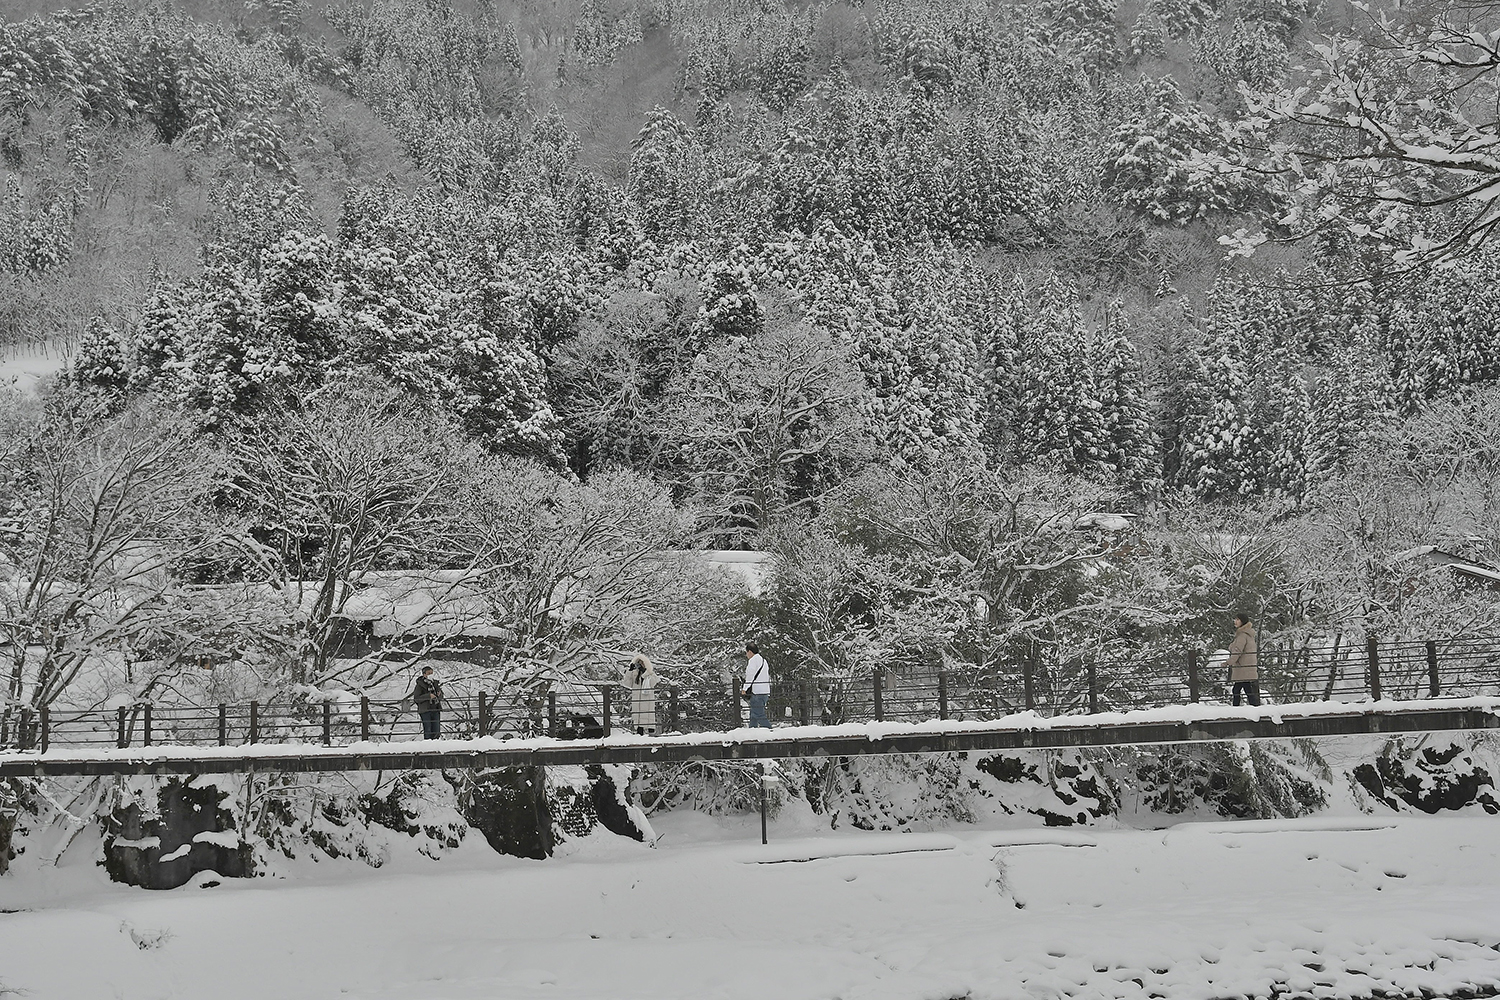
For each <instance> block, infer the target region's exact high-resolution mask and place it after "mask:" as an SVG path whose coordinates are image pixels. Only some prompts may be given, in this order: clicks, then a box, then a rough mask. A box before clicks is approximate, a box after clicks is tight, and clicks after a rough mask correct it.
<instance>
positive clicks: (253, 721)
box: [250, 701, 260, 743]
mask: <svg viewBox="0 0 1500 1000" xmlns="http://www.w3.org/2000/svg"><path fill="white" fill-rule="evenodd" d="M250 742H251V743H259V742H260V702H258V701H252V702H251V703H250Z"/></svg>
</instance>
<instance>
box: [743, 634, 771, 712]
mask: <svg viewBox="0 0 1500 1000" xmlns="http://www.w3.org/2000/svg"><path fill="white" fill-rule="evenodd" d="M740 693H741V694H742V695H743V696H744V698H745V700H746V701H748V702H749V703H750V728H751V729H754V728H756V727H758V726H764V727H765V728H766V729H770V728H771V720H770V719H768V718H766V702H768V701H770V700H771V667H770V664H768V663H766V658H765V657H764V656H761V655H760V647H759V646H757V645H756V644H755V643H753V642H747V643H745V688H744V690H743V691H741V692H740Z"/></svg>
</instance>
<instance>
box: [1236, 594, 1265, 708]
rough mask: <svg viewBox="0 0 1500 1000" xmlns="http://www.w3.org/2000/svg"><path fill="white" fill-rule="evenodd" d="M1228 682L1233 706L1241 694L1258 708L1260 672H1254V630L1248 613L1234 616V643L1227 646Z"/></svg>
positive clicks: (1237, 702)
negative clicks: (1232, 693)
mask: <svg viewBox="0 0 1500 1000" xmlns="http://www.w3.org/2000/svg"><path fill="white" fill-rule="evenodd" d="M1228 666H1229V681H1230V683H1232V684H1233V685H1234V704H1235V705H1236V706H1238V705H1239V703H1240V693H1241V692H1243V693H1244V694H1245V697H1246V698H1247V699H1248V700H1249V702H1250V704H1251V705H1254V706H1256V707H1259V706H1260V672H1259V671H1258V670H1256V656H1255V628H1254V626H1252V625H1251V624H1250V615H1249V613H1248V612H1245V611H1241V612H1240V613H1239V614H1237V615H1235V616H1234V641H1233V642H1232V643H1230V644H1229V661H1228Z"/></svg>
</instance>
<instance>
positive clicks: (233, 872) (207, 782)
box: [96, 777, 254, 889]
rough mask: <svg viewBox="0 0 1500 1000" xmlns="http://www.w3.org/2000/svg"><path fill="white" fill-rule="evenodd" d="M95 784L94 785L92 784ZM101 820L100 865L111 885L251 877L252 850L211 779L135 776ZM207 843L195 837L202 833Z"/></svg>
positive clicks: (168, 884)
mask: <svg viewBox="0 0 1500 1000" xmlns="http://www.w3.org/2000/svg"><path fill="white" fill-rule="evenodd" d="M96 784H98V783H96ZM121 791H122V792H123V795H122V801H120V802H119V804H117V805H116V806H115V807H114V808H113V810H111V811H110V812H109V814H108V815H107V816H106V817H105V820H104V825H105V836H104V841H103V846H102V850H103V856H104V867H105V869H106V870H107V871H108V872H109V876H110V878H112V879H114V880H115V881H116V882H124V883H126V884H129V885H137V886H140V887H142V888H145V889H175V888H176V887H177V886H180V885H185V884H186V883H187V882H188V881H189V880H190V879H192V877H193V876H194V875H196V874H198V873H199V872H202V871H214V872H218V873H219V874H221V875H224V876H226V877H230V878H243V877H245V876H248V875H250V874H252V873H253V871H254V863H253V861H252V858H251V852H250V850H249V848H248V846H246V845H245V844H243V843H242V842H241V840H240V837H239V835H238V834H237V833H236V832H234V831H235V817H234V813H233V811H232V809H230V808H226V807H225V806H224V805H223V802H224V800H225V799H226V798H228V797H229V794H230V793H229V792H228V791H225V790H223V789H221V788H220V787H219V786H218V785H217V784H216V783H215V782H214V781H213V780H211V779H204V778H198V777H194V778H189V779H187V780H182V779H179V778H170V779H167V780H165V781H160V780H157V779H151V778H137V779H131V780H128V781H125V782H123V783H122V787H121ZM205 833H207V834H210V835H212V839H209V840H204V839H200V838H201V835H203V834H205Z"/></svg>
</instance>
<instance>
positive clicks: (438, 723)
mask: <svg viewBox="0 0 1500 1000" xmlns="http://www.w3.org/2000/svg"><path fill="white" fill-rule="evenodd" d="M1235 704H1236V705H1238V704H1239V702H1235ZM417 714H418V715H420V716H421V717H422V739H424V740H435V739H437V738H438V737H439V736H441V735H442V733H443V722H442V719H443V710H442V709H441V708H424V709H423V710H422V711H420V712H418V713H417Z"/></svg>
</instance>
